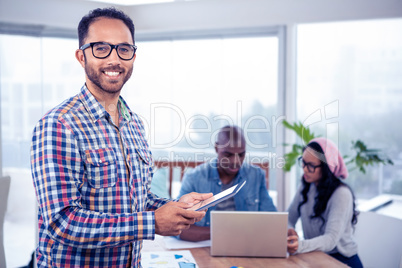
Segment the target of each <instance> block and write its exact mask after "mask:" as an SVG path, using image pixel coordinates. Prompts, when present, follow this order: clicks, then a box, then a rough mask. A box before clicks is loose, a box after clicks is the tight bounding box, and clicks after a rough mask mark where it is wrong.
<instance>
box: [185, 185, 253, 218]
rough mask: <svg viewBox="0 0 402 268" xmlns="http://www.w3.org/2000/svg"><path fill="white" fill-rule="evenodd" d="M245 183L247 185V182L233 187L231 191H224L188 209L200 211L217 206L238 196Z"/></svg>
mask: <svg viewBox="0 0 402 268" xmlns="http://www.w3.org/2000/svg"><path fill="white" fill-rule="evenodd" d="M245 183H246V181H243V182H242V183H238V184H236V185H233V186H232V187H230V188H229V189H226V190H225V191H222V192H220V193H219V194H216V195H214V196H211V197H210V198H208V199H205V200H202V201H201V202H199V203H197V204H195V205H194V206H192V207H191V208H188V209H190V210H197V211H198V210H205V209H207V208H210V207H212V206H215V205H217V204H219V203H220V202H222V201H224V200H226V199H228V198H230V197H232V196H234V195H235V194H237V192H238V191H239V190H240V189H241V188H242V187H243V185H244V184H245Z"/></svg>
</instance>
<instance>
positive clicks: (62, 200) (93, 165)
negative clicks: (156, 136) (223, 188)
mask: <svg viewBox="0 0 402 268" xmlns="http://www.w3.org/2000/svg"><path fill="white" fill-rule="evenodd" d="M119 109H120V111H121V113H120V122H119V124H120V127H119V128H117V127H116V126H115V125H114V124H113V123H112V119H111V117H110V115H109V114H108V113H107V112H106V110H105V109H104V108H103V106H102V105H101V104H100V103H99V102H98V101H97V100H96V99H95V98H94V97H93V95H92V94H91V93H90V92H89V90H88V89H87V88H86V86H83V88H82V90H81V92H80V93H79V94H78V95H76V96H74V97H72V98H70V99H68V100H66V101H65V102H63V103H62V104H60V105H59V106H57V107H55V108H54V109H52V110H51V111H50V112H48V113H47V114H46V115H45V116H44V117H43V118H42V119H41V120H40V121H39V122H38V124H37V125H36V127H35V129H34V132H33V138H32V147H31V169H32V177H33V183H34V187H35V191H36V196H37V200H38V205H39V213H38V228H39V244H38V247H37V249H36V254H37V263H38V267H141V265H140V261H141V255H140V250H141V247H142V240H144V239H154V237H155V215H154V210H155V209H157V208H158V207H160V206H162V205H164V204H166V203H167V202H169V200H168V199H162V198H159V197H157V196H155V195H153V194H152V193H151V192H150V179H151V178H152V174H153V159H152V155H151V152H150V150H149V147H148V144H147V141H146V140H145V135H144V128H143V125H142V122H141V120H140V119H139V117H138V116H137V115H136V114H135V113H133V112H131V110H129V109H128V108H127V105H126V102H125V101H124V100H123V98H121V97H120V100H119Z"/></svg>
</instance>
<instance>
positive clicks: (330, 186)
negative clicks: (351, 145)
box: [297, 142, 359, 227]
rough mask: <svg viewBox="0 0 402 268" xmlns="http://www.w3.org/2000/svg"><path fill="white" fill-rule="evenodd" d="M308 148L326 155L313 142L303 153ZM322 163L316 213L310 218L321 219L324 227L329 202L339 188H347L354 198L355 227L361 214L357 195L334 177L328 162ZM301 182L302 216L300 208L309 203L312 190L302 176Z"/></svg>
mask: <svg viewBox="0 0 402 268" xmlns="http://www.w3.org/2000/svg"><path fill="white" fill-rule="evenodd" d="M307 147H309V148H311V149H313V150H314V151H316V152H318V153H321V154H322V155H324V151H323V149H322V148H321V146H320V145H319V144H318V143H316V142H311V143H309V144H307V146H306V147H304V148H303V152H304V151H305V150H306V149H307ZM320 161H321V171H322V178H321V179H320V180H319V182H318V184H317V196H316V197H315V204H314V211H313V214H312V215H311V216H310V217H311V218H319V219H321V220H322V222H323V223H322V225H321V227H323V226H324V224H325V219H324V218H323V216H322V214H323V213H324V211H325V209H326V208H327V204H328V200H329V199H330V198H331V196H332V194H333V193H334V191H335V190H336V189H337V188H338V187H339V186H345V187H348V188H349V190H350V192H351V193H352V196H353V217H352V225H355V224H356V223H357V216H358V215H359V212H358V211H357V210H356V204H355V195H354V193H353V191H352V189H351V188H350V187H349V185H347V184H346V183H344V182H342V181H341V180H340V179H339V178H337V177H335V176H334V174H333V173H332V172H331V170H330V169H329V167H328V164H327V163H326V161H322V160H320ZM301 181H302V184H303V189H302V192H301V193H302V196H303V201H301V202H300V203H299V206H298V208H297V209H298V212H299V214H300V207H301V206H302V205H304V204H305V203H306V202H307V199H308V197H307V194H308V191H309V190H310V183H307V182H306V181H305V180H304V177H303V176H302V179H301Z"/></svg>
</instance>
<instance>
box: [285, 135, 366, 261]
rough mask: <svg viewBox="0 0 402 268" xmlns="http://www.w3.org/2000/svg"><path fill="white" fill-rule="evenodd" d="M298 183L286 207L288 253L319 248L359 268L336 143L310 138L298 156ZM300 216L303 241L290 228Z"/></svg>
mask: <svg viewBox="0 0 402 268" xmlns="http://www.w3.org/2000/svg"><path fill="white" fill-rule="evenodd" d="M299 163H300V166H301V167H302V168H303V176H302V180H301V181H302V183H301V185H300V187H299V189H298V190H297V193H296V195H295V197H294V199H293V201H292V203H291V204H290V206H289V209H288V212H289V230H288V252H289V253H290V254H297V253H304V252H310V251H323V252H325V253H327V254H329V255H331V256H332V257H334V258H336V259H338V260H339V261H341V262H343V263H345V264H347V265H349V266H350V267H363V265H362V263H361V261H360V258H359V256H358V254H357V243H356V242H355V240H354V239H353V231H354V226H355V224H356V223H357V215H358V212H357V211H356V206H355V198H354V195H353V191H352V189H351V188H350V187H349V186H348V185H347V184H346V183H344V182H343V181H342V180H343V179H346V177H347V176H348V171H347V168H346V166H345V163H344V161H343V159H342V156H341V155H340V153H339V151H338V148H337V146H336V145H335V144H334V143H333V142H332V141H330V140H328V139H325V138H316V139H313V140H311V141H310V142H309V143H308V144H307V146H306V147H305V148H304V149H303V155H302V156H301V157H300V158H299ZM299 218H300V219H301V223H302V228H303V235H304V240H301V239H299V236H298V235H297V233H296V231H295V230H294V228H295V225H296V222H297V220H298V219H299Z"/></svg>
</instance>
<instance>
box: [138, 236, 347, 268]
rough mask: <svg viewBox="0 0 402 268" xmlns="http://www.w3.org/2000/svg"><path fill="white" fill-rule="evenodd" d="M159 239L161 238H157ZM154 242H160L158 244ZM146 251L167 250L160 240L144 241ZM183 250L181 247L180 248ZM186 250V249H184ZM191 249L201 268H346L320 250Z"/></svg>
mask: <svg viewBox="0 0 402 268" xmlns="http://www.w3.org/2000/svg"><path fill="white" fill-rule="evenodd" d="M157 240H159V239H157ZM152 243H156V244H158V245H157V246H155V245H152ZM143 250H144V251H153V250H167V249H166V248H164V245H163V243H161V242H160V240H159V241H153V242H151V241H147V242H146V243H144V248H143ZM180 250H181V249H180ZM183 250H185V249H183ZM188 250H190V251H191V254H192V255H193V257H194V259H195V261H196V262H197V264H198V266H199V268H209V267H211V268H220V267H222V268H230V267H232V266H238V267H244V268H266V267H272V268H276V267H278V268H279V267H283V268H293V267H294V268H299V267H304V268H307V267H308V268H315V267H317V268H321V267H325V268H337V267H340V268H345V267H347V266H346V265H344V264H343V263H341V262H339V261H337V260H336V259H334V258H332V257H331V256H329V255H327V254H325V253H323V252H320V251H315V252H310V253H304V254H297V255H294V256H289V257H288V258H244V257H211V255H210V248H209V247H204V248H192V249H188Z"/></svg>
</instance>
